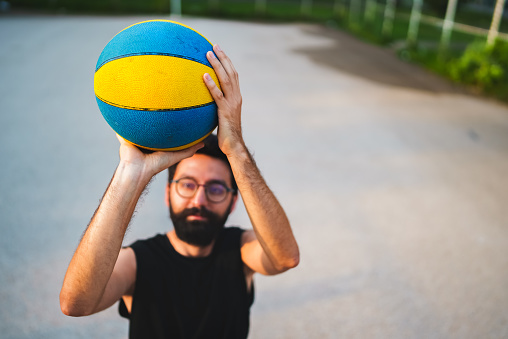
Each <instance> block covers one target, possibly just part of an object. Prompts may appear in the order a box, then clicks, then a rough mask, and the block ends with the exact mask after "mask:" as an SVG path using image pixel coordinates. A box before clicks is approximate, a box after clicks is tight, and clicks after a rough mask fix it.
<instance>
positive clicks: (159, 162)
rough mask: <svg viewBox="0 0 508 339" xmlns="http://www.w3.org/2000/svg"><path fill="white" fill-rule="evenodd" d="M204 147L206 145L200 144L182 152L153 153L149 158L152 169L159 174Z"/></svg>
mask: <svg viewBox="0 0 508 339" xmlns="http://www.w3.org/2000/svg"><path fill="white" fill-rule="evenodd" d="M203 146H204V144H203V143H202V142H200V143H198V144H197V145H194V146H191V147H189V148H186V149H184V150H180V151H157V152H155V153H152V154H150V155H148V157H147V158H148V160H149V162H150V164H151V165H150V168H152V169H154V171H155V173H159V172H160V171H163V170H164V169H166V168H168V167H171V166H173V165H174V164H176V163H178V162H179V161H181V160H183V159H185V158H189V157H191V156H193V155H194V153H196V151H197V150H198V149H200V148H201V147H203Z"/></svg>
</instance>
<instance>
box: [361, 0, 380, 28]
mask: <svg viewBox="0 0 508 339" xmlns="http://www.w3.org/2000/svg"><path fill="white" fill-rule="evenodd" d="M376 11H377V2H376V0H366V1H365V13H364V15H363V17H364V18H365V21H367V22H370V23H372V22H374V20H376Z"/></svg>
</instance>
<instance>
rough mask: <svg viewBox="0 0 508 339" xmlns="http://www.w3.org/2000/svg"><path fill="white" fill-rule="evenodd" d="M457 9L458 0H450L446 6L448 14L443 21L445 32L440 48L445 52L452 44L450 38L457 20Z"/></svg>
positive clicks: (442, 35)
mask: <svg viewBox="0 0 508 339" xmlns="http://www.w3.org/2000/svg"><path fill="white" fill-rule="evenodd" d="M456 11H457V0H448V6H447V7H446V16H445V19H444V22H443V32H442V34H441V43H440V46H439V49H440V51H441V53H442V52H444V51H445V50H446V49H448V46H449V45H450V38H451V35H452V29H453V22H454V20H455V12H456Z"/></svg>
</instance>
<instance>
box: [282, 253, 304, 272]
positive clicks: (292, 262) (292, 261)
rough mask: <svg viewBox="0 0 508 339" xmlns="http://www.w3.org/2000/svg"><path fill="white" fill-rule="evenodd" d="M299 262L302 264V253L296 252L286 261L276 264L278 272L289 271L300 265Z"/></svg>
mask: <svg viewBox="0 0 508 339" xmlns="http://www.w3.org/2000/svg"><path fill="white" fill-rule="evenodd" d="M298 264H300V254H299V253H296V255H294V256H291V257H288V258H287V259H285V260H284V261H282V262H279V263H278V265H277V266H276V270H277V273H283V272H286V271H289V270H290V269H292V268H295V267H296V266H298Z"/></svg>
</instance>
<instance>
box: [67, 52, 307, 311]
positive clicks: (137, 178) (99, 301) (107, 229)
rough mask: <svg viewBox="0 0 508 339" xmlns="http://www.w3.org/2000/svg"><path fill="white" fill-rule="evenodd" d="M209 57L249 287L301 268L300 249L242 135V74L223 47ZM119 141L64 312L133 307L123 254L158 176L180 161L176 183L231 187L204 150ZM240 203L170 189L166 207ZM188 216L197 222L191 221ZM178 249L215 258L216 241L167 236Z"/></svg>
mask: <svg viewBox="0 0 508 339" xmlns="http://www.w3.org/2000/svg"><path fill="white" fill-rule="evenodd" d="M213 49H214V52H215V55H216V56H217V58H218V59H217V58H216V57H215V55H214V53H212V52H211V51H210V52H208V53H207V58H208V60H209V61H210V63H211V64H212V66H213V68H214V71H215V72H216V74H217V77H218V79H219V81H220V85H221V89H222V91H221V90H220V89H219V88H218V87H217V85H216V84H215V83H214V82H213V80H212V79H211V78H210V76H209V75H208V74H205V75H204V76H203V80H204V82H205V84H206V86H207V87H208V90H209V91H210V93H211V95H212V97H213V98H214V100H215V102H216V103H217V106H218V117H219V127H218V133H217V136H218V141H219V147H220V148H221V150H222V152H224V154H226V156H227V157H228V160H229V162H230V164H231V167H232V170H233V175H234V177H235V179H236V182H237V184H238V190H239V192H240V194H241V195H242V199H243V202H244V204H245V207H246V210H247V213H248V215H249V218H250V220H251V222H252V226H253V230H249V231H245V232H244V233H243V235H242V239H241V256H242V260H243V262H244V264H245V266H244V273H245V277H246V280H247V283H248V286H250V285H251V283H252V277H253V275H254V273H261V274H264V275H274V274H279V273H282V272H284V271H286V270H288V269H290V268H293V267H296V266H297V265H298V263H299V250H298V245H297V243H296V240H295V238H294V236H293V233H292V230H291V226H290V224H289V221H288V219H287V217H286V214H285V212H284V210H283V209H282V207H281V206H280V204H279V202H278V201H277V199H276V198H275V196H274V195H273V193H272V191H271V190H270V189H269V188H268V186H267V185H266V183H265V181H264V179H263V177H262V176H261V174H260V172H259V170H258V168H257V166H256V164H255V162H254V160H253V159H252V157H251V155H250V153H249V151H248V150H247V147H246V146H245V143H244V140H243V136H242V129H241V106H242V97H241V93H240V85H239V80H238V73H237V72H236V70H235V68H234V66H233V64H232V63H231V60H230V59H229V58H228V56H227V55H226V54H225V53H224V52H223V51H222V50H221V49H220V48H219V46H218V45H215V46H214V48H213ZM119 141H120V162H119V164H118V167H117V169H116V171H115V173H114V175H113V178H112V179H111V182H110V184H109V186H108V188H107V190H106V192H105V193H104V196H103V198H102V201H101V203H100V205H99V207H98V208H97V210H96V211H95V214H94V215H93V217H92V220H91V221H90V224H89V225H88V228H87V230H86V231H85V234H84V235H83V238H82V239H81V242H80V244H79V246H78V248H77V249H76V251H75V253H74V256H73V258H72V260H71V262H70V264H69V267H68V269H67V273H66V275H65V278H64V282H63V286H62V289H61V292H60V306H61V309H62V312H63V313H64V314H66V315H69V316H85V315H90V314H93V313H97V312H99V311H102V310H104V309H106V308H108V307H110V306H112V305H113V304H114V303H115V302H116V301H117V300H118V299H120V298H121V297H123V299H124V300H125V301H126V304H127V307H128V309H129V308H130V305H131V301H132V294H133V291H134V287H135V282H136V260H135V254H134V251H133V250H132V249H131V248H126V249H122V248H121V246H122V241H123V238H124V235H125V231H126V230H127V227H128V225H129V223H130V220H131V218H132V214H133V212H134V210H135V207H136V204H137V202H138V200H139V197H140V196H141V194H142V192H143V190H144V189H145V187H146V186H147V185H148V183H149V182H150V180H151V179H152V177H153V176H154V175H156V174H157V173H159V172H161V171H162V170H164V169H166V168H168V167H170V166H171V165H173V164H175V163H177V162H178V161H181V163H180V164H179V165H178V167H177V170H176V172H175V178H176V179H178V178H179V177H181V176H185V175H188V176H192V177H194V178H195V179H196V180H197V181H198V183H199V184H204V183H206V182H208V181H210V180H212V179H218V180H224V181H225V182H227V183H229V184H230V183H231V178H230V177H229V176H230V174H229V172H228V170H227V168H226V166H225V164H223V163H222V162H221V161H220V160H218V159H214V158H211V157H209V156H206V155H202V154H195V155H194V153H195V152H196V150H197V149H199V148H200V147H202V144H198V145H195V146H193V147H191V148H189V149H187V150H183V151H177V152H155V153H151V154H144V153H143V152H141V151H140V150H139V149H138V148H136V147H134V146H132V145H131V144H129V143H128V142H126V141H125V140H123V139H121V138H119ZM236 199H237V197H236V196H234V195H233V194H231V193H230V194H229V195H228V197H227V199H226V200H225V201H224V202H221V203H219V204H211V203H210V202H208V200H207V199H206V196H205V192H204V189H203V188H202V187H200V188H199V190H198V191H197V192H196V194H195V195H194V197H193V198H188V199H185V198H182V197H180V196H179V195H178V194H177V193H176V191H175V188H174V185H173V186H170V185H168V186H167V187H166V203H167V204H168V206H169V204H171V206H172V207H173V210H174V211H175V212H180V211H182V210H183V209H184V208H188V207H192V206H205V207H207V208H208V209H210V210H211V211H213V212H216V213H224V212H225V211H226V210H227V207H228V206H229V204H230V203H231V202H232V203H233V205H234V204H236ZM188 218H191V219H192V218H196V216H189V217H188ZM167 236H168V238H169V240H170V241H171V243H172V245H173V246H174V248H175V250H176V251H177V252H179V253H180V254H182V255H184V256H189V257H202V256H207V255H209V254H210V252H211V250H212V248H213V245H214V244H213V243H212V244H210V245H209V246H205V247H199V246H193V245H190V244H188V243H185V242H183V241H181V240H180V239H178V237H177V236H176V234H175V233H174V230H173V231H170V232H168V233H167Z"/></svg>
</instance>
